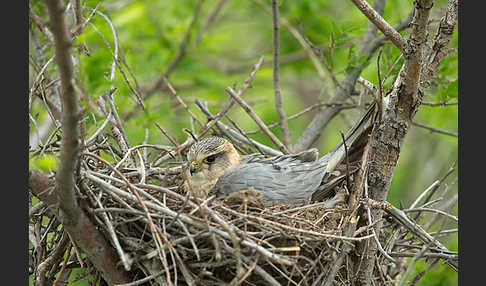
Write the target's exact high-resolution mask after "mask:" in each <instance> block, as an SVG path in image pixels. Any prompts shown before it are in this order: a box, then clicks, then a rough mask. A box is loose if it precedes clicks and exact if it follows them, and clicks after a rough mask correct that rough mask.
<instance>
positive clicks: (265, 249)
mask: <svg viewBox="0 0 486 286" xmlns="http://www.w3.org/2000/svg"><path fill="white" fill-rule="evenodd" d="M135 149H136V148H132V149H130V151H129V152H127V153H125V154H124V156H123V159H121V160H119V161H118V162H117V163H116V164H113V163H111V164H110V163H108V162H106V161H104V160H103V159H101V157H99V156H98V155H96V153H97V152H96V151H95V152H91V153H84V155H83V156H82V157H81V164H80V166H81V168H80V169H81V171H80V176H81V178H80V180H79V181H78V182H79V184H78V186H79V191H80V196H81V197H82V198H84V199H87V200H86V201H88V202H89V205H85V206H84V207H85V208H86V209H87V212H88V213H89V214H90V215H91V216H92V220H93V221H94V222H95V223H97V224H98V225H99V229H100V230H101V231H102V232H103V233H104V235H105V236H106V237H107V238H109V239H110V242H111V243H112V245H113V246H114V247H115V248H116V249H117V253H118V255H119V256H120V260H121V261H122V262H121V264H123V266H124V267H125V268H126V269H130V271H132V272H134V273H135V276H136V279H137V280H139V279H143V278H146V277H150V278H147V281H146V282H144V283H146V285H157V283H158V284H160V285H165V283H167V281H170V282H172V283H175V282H177V284H178V285H186V284H187V285H191V284H193V285H227V284H228V283H232V284H234V285H238V284H241V285H283V284H286V285H287V284H288V283H291V284H294V285H296V284H297V283H299V282H301V285H315V284H313V283H323V282H324V281H326V279H328V277H329V276H330V274H331V272H334V274H333V276H334V279H332V281H333V282H332V283H331V284H330V285H349V281H350V279H351V278H352V273H350V271H348V270H347V268H346V262H344V263H342V261H341V265H340V266H337V267H336V266H335V265H336V260H337V259H341V260H342V259H343V258H345V260H344V261H346V259H347V256H348V253H349V250H350V249H351V248H352V247H354V244H355V242H356V241H357V240H362V239H369V238H370V236H369V233H367V232H366V231H365V232H361V233H359V232H356V233H354V232H351V233H348V234H347V235H346V230H347V229H348V228H349V224H350V223H349V222H350V213H351V212H350V210H349V209H348V208H347V206H346V204H345V203H339V204H337V205H335V206H333V207H332V208H327V207H325V206H324V205H323V203H319V202H316V203H312V204H310V205H309V204H307V205H305V206H304V205H288V204H278V205H273V206H266V207H264V206H263V205H262V204H261V196H260V194H259V192H258V191H255V190H253V189H249V190H245V191H242V192H237V193H234V194H232V195H230V196H229V197H227V198H225V199H224V200H219V199H215V198H214V197H210V198H208V199H206V200H204V201H203V200H198V199H194V198H193V197H192V196H191V195H190V194H188V193H186V192H185V191H184V188H182V187H180V186H181V182H182V180H183V178H182V175H181V172H180V171H181V167H170V166H169V167H165V168H161V167H150V166H144V167H143V168H141V162H143V160H141V159H142V157H141V155H140V154H141V152H140V153H138V155H139V156H135V155H134V154H137V152H139V150H136V151H135ZM129 153H131V154H129ZM162 155H163V154H162ZM113 157H114V158H116V157H117V156H113ZM118 157H121V156H118ZM344 184H345V180H343V183H342V184H339V185H337V186H336V187H335V191H336V192H340V193H342V192H344V188H343V187H344ZM348 232H349V231H348ZM366 235H368V236H366ZM120 267H122V266H121V265H120ZM142 281H143V280H140V282H142ZM319 281H320V282H319ZM333 283H334V284H333Z"/></svg>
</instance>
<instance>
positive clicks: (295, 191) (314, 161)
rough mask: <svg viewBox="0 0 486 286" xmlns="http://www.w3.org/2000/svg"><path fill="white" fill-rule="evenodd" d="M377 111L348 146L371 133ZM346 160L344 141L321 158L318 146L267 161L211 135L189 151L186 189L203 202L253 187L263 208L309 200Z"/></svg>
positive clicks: (366, 117)
mask: <svg viewBox="0 0 486 286" xmlns="http://www.w3.org/2000/svg"><path fill="white" fill-rule="evenodd" d="M373 111H374V104H372V106H370V107H369V108H368V110H367V112H366V113H365V114H364V115H363V116H362V118H361V119H360V120H359V121H358V122H357V123H356V124H355V126H353V127H352V128H351V129H350V131H349V132H348V134H347V135H346V136H345V144H346V146H347V147H348V148H349V147H350V146H352V145H353V144H354V143H355V142H356V141H357V139H358V138H361V135H363V134H364V132H365V130H369V128H368V127H369V124H367V122H368V120H369V119H370V117H372V114H373ZM344 157H345V148H344V145H343V142H342V141H341V142H339V143H338V144H337V145H336V146H335V147H334V148H333V149H332V150H331V151H330V152H328V153H327V154H325V155H324V156H323V157H321V158H318V152H317V150H316V149H315V148H314V149H310V150H306V151H303V152H300V153H297V154H287V155H279V156H275V157H271V158H265V157H264V156H262V155H260V154H250V155H246V156H241V155H240V154H238V152H237V151H236V149H235V148H234V146H233V145H232V144H231V143H230V142H229V141H228V140H226V139H224V138H221V137H215V136H211V137H207V138H204V139H201V140H199V141H197V142H196V143H194V144H193V145H192V146H191V147H190V148H189V151H188V153H187V164H188V166H186V181H185V187H186V190H189V188H192V191H193V194H194V195H195V196H196V197H198V198H203V199H204V198H206V197H207V196H208V195H210V194H215V195H216V196H217V197H220V198H221V197H223V198H224V197H227V196H228V195H230V194H231V193H234V192H238V191H242V190H247V189H249V188H254V189H255V190H258V191H259V192H260V193H261V196H262V198H263V202H264V203H265V204H269V203H293V204H294V203H297V202H308V201H310V200H313V198H314V197H316V192H317V191H323V190H322V179H323V177H324V176H325V175H326V174H329V173H331V172H333V170H334V169H335V168H336V166H337V165H338V164H339V163H340V162H341V161H342V160H343V159H344ZM321 198H322V196H321Z"/></svg>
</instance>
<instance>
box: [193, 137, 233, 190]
mask: <svg viewBox="0 0 486 286" xmlns="http://www.w3.org/2000/svg"><path fill="white" fill-rule="evenodd" d="M187 161H188V169H189V175H190V178H189V179H190V180H194V179H197V180H205V181H215V180H217V178H219V177H220V176H221V175H223V174H224V173H225V172H226V171H227V170H228V169H230V168H231V167H233V166H236V165H238V164H239V163H240V155H239V154H238V152H237V151H236V149H235V148H234V147H233V144H231V143H230V142H228V141H227V140H226V139H224V138H221V137H214V136H212V137H207V138H204V139H201V140H199V141H198V142H196V143H194V144H193V145H192V146H191V147H190V148H189V151H188V153H187Z"/></svg>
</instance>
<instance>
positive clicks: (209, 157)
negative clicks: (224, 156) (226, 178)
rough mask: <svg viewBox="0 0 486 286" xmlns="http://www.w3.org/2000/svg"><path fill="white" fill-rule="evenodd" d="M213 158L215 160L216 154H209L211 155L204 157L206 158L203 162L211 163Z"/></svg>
mask: <svg viewBox="0 0 486 286" xmlns="http://www.w3.org/2000/svg"><path fill="white" fill-rule="evenodd" d="M214 160H216V155H211V156H208V157H206V159H204V160H203V162H204V163H208V164H211V163H213V162H214Z"/></svg>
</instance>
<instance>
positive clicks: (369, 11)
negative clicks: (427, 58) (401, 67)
mask: <svg viewBox="0 0 486 286" xmlns="http://www.w3.org/2000/svg"><path fill="white" fill-rule="evenodd" d="M351 1H353V3H354V4H355V5H356V7H358V9H359V10H361V12H363V14H364V15H365V16H366V17H368V19H369V20H370V21H371V22H373V24H375V26H376V27H378V29H380V31H381V32H382V33H383V34H385V35H386V36H387V37H388V38H389V39H390V40H391V41H392V42H393V44H395V46H397V48H399V49H400V50H401V51H402V52H403V53H404V54H408V52H407V48H408V44H407V40H405V39H404V38H403V37H402V35H400V33H398V32H397V31H396V30H395V29H394V28H393V27H392V26H390V24H388V22H386V21H385V20H384V19H383V18H382V17H381V15H380V14H378V12H376V10H375V9H373V8H372V7H371V6H370V5H369V4H368V2H366V1H365V0H351Z"/></svg>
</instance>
